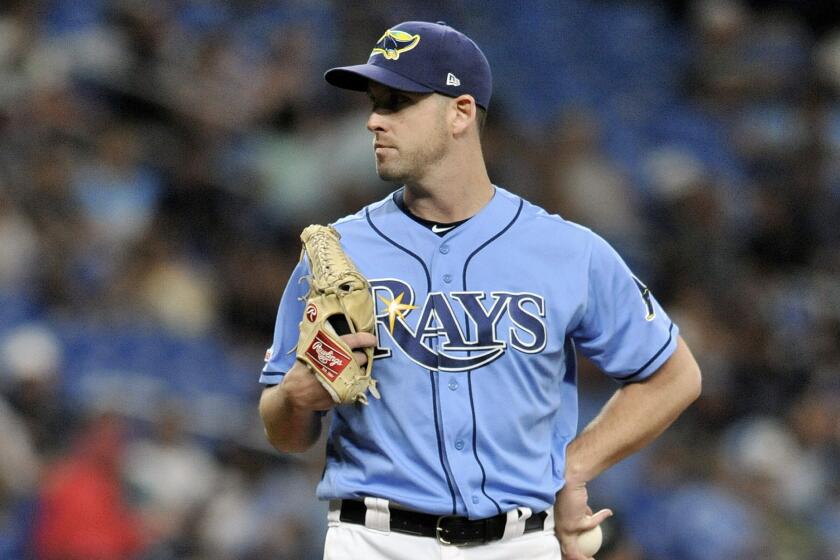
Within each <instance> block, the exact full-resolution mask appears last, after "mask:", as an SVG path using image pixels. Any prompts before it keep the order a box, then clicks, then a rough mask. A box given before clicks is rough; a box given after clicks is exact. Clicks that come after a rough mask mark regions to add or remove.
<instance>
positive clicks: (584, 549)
mask: <svg viewBox="0 0 840 560" xmlns="http://www.w3.org/2000/svg"><path fill="white" fill-rule="evenodd" d="M603 540H604V533H603V532H601V526H600V525H595V527H594V528H592V529H589V530H588V531H584V532H583V533H581V534H580V535H578V540H577V545H578V550H579V551H580V553H581V554H583V555H584V556H593V555H594V554H595V553H596V552H598V549H599V548H601V542H602V541H603Z"/></svg>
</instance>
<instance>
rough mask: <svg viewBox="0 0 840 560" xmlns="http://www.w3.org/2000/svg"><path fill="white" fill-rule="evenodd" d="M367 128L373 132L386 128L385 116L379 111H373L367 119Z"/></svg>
mask: <svg viewBox="0 0 840 560" xmlns="http://www.w3.org/2000/svg"><path fill="white" fill-rule="evenodd" d="M367 129H368V130H369V131H371V132H373V133H376V132H381V131H383V130H385V117H384V116H383V115H381V114H379V113H378V112H377V111H371V112H370V116H369V117H368V120H367Z"/></svg>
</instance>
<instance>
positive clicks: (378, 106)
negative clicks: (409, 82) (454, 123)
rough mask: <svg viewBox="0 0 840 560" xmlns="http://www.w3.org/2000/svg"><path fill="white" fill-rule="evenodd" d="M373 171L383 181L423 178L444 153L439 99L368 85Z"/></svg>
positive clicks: (442, 106) (445, 143) (445, 137)
mask: <svg viewBox="0 0 840 560" xmlns="http://www.w3.org/2000/svg"><path fill="white" fill-rule="evenodd" d="M368 95H369V97H370V100H371V105H372V108H371V114H370V117H369V118H368V122H367V128H368V130H370V131H371V132H372V133H373V151H374V154H375V156H376V172H377V173H378V174H379V177H381V178H382V179H383V180H385V181H391V182H401V183H407V182H412V181H417V180H419V179H421V178H422V177H423V175H424V174H425V173H426V170H428V169H429V168H430V167H431V166H433V165H434V164H436V163H438V162H439V161H440V160H441V159H442V158H443V156H444V155H445V154H446V150H447V146H448V141H449V135H448V133H447V129H446V126H445V108H446V104H445V102H444V101H443V99H445V98H443V97H442V96H438V95H433V94H429V93H410V92H405V91H399V90H395V89H391V88H388V87H385V86H382V85H380V84H375V83H371V84H370V86H369V88H368Z"/></svg>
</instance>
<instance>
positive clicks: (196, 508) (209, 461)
mask: <svg viewBox="0 0 840 560" xmlns="http://www.w3.org/2000/svg"><path fill="white" fill-rule="evenodd" d="M124 465H125V467H124V473H125V478H126V482H127V483H128V484H129V486H130V488H131V490H132V494H133V495H134V496H135V498H134V500H133V501H134V502H136V504H137V506H138V508H139V511H140V512H141V514H142V516H143V518H144V519H145V520H146V524H147V526H149V527H150V529H151V530H152V531H153V533H154V535H155V541H156V544H155V548H156V550H157V554H163V553H164V551H166V552H167V553H168V554H170V555H172V556H173V557H182V556H183V555H184V553H186V552H189V551H190V549H191V544H190V543H189V542H183V540H184V537H185V536H188V535H191V533H190V527H191V524H193V523H194V521H195V519H196V518H197V516H198V515H199V514H200V511H201V508H202V507H203V506H204V505H205V502H206V501H207V500H208V499H209V498H210V497H211V496H212V495H213V494H214V493H215V492H216V490H217V487H218V482H219V481H218V478H219V477H218V467H217V465H216V463H215V461H214V459H213V457H212V456H211V455H210V454H209V453H208V452H206V451H205V450H204V449H203V448H202V447H200V446H199V445H198V444H197V443H196V442H194V441H192V440H191V439H190V438H189V435H188V434H186V433H185V432H184V427H183V419H182V418H181V412H180V411H179V410H178V409H177V408H176V406H175V403H172V404H171V405H169V406H165V407H162V408H161V410H160V411H159V413H158V414H157V415H156V418H155V423H154V426H153V432H152V434H151V437H149V438H141V439H138V440H136V441H133V442H132V443H131V444H130V445H129V446H128V448H127V449H126V452H125V461H124Z"/></svg>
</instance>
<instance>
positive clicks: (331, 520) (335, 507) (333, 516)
mask: <svg viewBox="0 0 840 560" xmlns="http://www.w3.org/2000/svg"><path fill="white" fill-rule="evenodd" d="M327 525H328V526H329V527H338V526H339V525H341V500H330V511H329V513H327Z"/></svg>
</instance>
